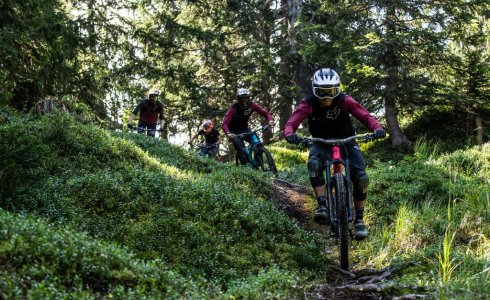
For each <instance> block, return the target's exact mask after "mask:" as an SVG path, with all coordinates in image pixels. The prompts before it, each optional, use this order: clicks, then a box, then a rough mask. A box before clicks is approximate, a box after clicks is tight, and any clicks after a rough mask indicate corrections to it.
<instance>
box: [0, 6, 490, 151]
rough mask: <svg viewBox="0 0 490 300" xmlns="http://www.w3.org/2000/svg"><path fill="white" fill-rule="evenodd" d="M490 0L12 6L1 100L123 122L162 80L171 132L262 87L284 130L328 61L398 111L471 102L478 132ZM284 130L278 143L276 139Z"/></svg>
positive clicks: (0, 44) (357, 91) (346, 83)
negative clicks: (241, 90)
mask: <svg viewBox="0 0 490 300" xmlns="http://www.w3.org/2000/svg"><path fill="white" fill-rule="evenodd" d="M488 11H489V4H488V1H481V0H471V1H462V0H451V1H449V0H448V1H444V2H434V1H429V2H428V1H396V2H386V1H374V0H369V1H361V2H359V1H318V0H308V1H298V0H284V1H278V0H275V1H264V0H242V1H218V0H217V1H184V0H179V1H166V0H149V1H143V2H141V1H135V0H130V1H123V2H118V3H116V2H114V1H110V0H100V1H94V0H83V1H72V0H50V1H44V2H42V3H40V2H39V1H36V0H26V1H22V2H18V1H17V2H16V1H3V2H2V12H1V13H0V22H1V23H2V24H3V30H2V32H1V33H0V66H1V68H0V103H1V104H9V105H11V106H13V107H16V108H17V109H18V110H24V111H25V110H30V109H31V108H32V107H33V106H34V105H35V104H36V103H37V102H38V101H39V100H44V99H46V98H47V97H52V98H54V99H56V100H59V101H63V102H65V103H71V104H73V105H74V104H75V103H84V104H86V105H87V106H88V107H90V109H91V110H92V111H93V112H94V113H95V114H96V115H98V116H99V117H100V121H101V122H102V123H104V124H106V126H108V127H111V128H120V127H121V125H123V124H124V123H125V122H126V120H127V119H126V118H127V115H128V113H129V111H130V110H132V109H133V108H134V106H135V104H136V103H138V101H139V100H140V99H141V98H142V97H143V96H144V94H145V93H146V91H147V90H148V89H149V88H151V87H158V88H159V89H161V90H162V97H161V98H162V100H163V102H164V105H165V121H166V122H165V132H166V133H167V132H168V133H169V134H170V135H171V136H174V135H176V134H178V133H181V132H182V131H185V132H186V133H187V135H190V134H191V132H195V131H196V127H197V125H198V124H199V123H200V121H201V120H202V119H208V118H213V119H214V120H215V121H216V122H217V123H219V121H220V120H221V118H222V117H223V115H224V112H225V110H226V108H227V106H228V105H229V104H230V103H231V102H232V100H233V98H234V93H235V91H236V88H238V87H243V86H246V87H249V88H250V89H251V90H252V92H253V95H254V97H255V99H256V100H257V101H258V102H259V103H260V104H262V105H263V106H264V107H266V108H267V109H268V110H270V111H271V112H272V113H273V115H274V118H275V119H276V121H278V124H279V126H278V128H282V127H283V125H284V124H285V122H286V120H287V118H288V117H289V115H290V114H291V111H292V108H293V107H294V105H295V104H297V103H298V101H299V99H301V97H302V96H303V95H305V94H307V93H309V91H310V84H311V83H310V77H311V75H312V72H313V71H314V70H315V69H317V68H319V67H333V68H335V69H336V70H337V71H338V72H339V73H340V75H341V78H342V83H343V86H342V88H343V90H345V91H346V92H347V93H349V94H352V95H353V96H354V98H355V99H357V100H358V101H360V102H361V103H362V104H364V105H366V106H367V107H368V109H369V110H370V111H373V112H378V111H381V112H383V114H384V115H385V118H384V119H385V122H384V125H385V126H387V127H388V128H389V130H390V132H391V133H392V134H391V142H392V143H393V144H401V143H408V142H409V140H408V139H407V138H406V137H405V135H404V133H403V132H402V131H401V130H400V128H401V127H403V126H402V124H399V122H400V118H402V119H403V116H404V115H405V114H406V113H412V112H414V111H418V110H420V109H422V110H425V109H434V108H437V107H439V106H441V105H446V106H450V107H452V108H454V107H456V108H458V109H460V110H463V111H468V113H469V118H471V119H472V120H471V123H470V124H471V125H470V129H469V131H468V132H467V133H468V134H476V135H478V140H477V143H478V144H481V143H482V142H483V140H484V138H483V137H482V133H481V132H480V130H481V128H482V126H481V125H480V124H481V123H482V122H483V123H484V122H485V119H486V118H487V117H488V114H489V106H488V103H489V102H488V99H489V97H490V94H489V93H490V89H489V86H490V84H489V83H490V76H489V70H490V65H489V63H488V62H489V59H488V58H489V55H490V52H489V49H488V42H489V36H490V34H489V31H490V23H489V21H488V20H489V19H488ZM269 138H270V136H267V137H266V139H267V140H269Z"/></svg>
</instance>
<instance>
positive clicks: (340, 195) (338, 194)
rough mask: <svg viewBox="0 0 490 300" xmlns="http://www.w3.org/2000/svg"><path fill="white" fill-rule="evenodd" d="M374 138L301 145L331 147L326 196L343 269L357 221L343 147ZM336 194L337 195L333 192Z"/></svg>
mask: <svg viewBox="0 0 490 300" xmlns="http://www.w3.org/2000/svg"><path fill="white" fill-rule="evenodd" d="M373 139H374V136H373V135H372V134H366V135H355V136H351V137H348V138H345V139H328V140H325V139H320V138H304V139H302V140H301V142H300V143H302V144H303V145H305V146H306V145H308V146H311V145H312V143H321V144H325V145H331V146H332V150H331V154H332V157H331V160H327V161H326V162H325V165H326V169H325V177H326V192H327V201H328V214H329V219H330V228H331V229H333V230H331V233H333V235H334V236H335V237H336V238H338V239H339V248H340V267H341V268H342V269H345V270H347V269H348V268H349V254H348V253H349V244H350V241H351V235H352V231H351V230H352V224H353V221H354V201H353V196H352V185H351V177H350V164H349V159H348V157H347V158H345V159H343V158H342V154H341V149H340V147H341V146H342V145H345V144H347V143H349V142H351V141H354V140H359V141H368V140H373ZM333 190H335V195H333V193H332V191H333Z"/></svg>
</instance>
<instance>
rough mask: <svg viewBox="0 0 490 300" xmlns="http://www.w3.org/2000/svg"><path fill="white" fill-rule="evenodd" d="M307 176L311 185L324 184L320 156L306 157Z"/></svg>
mask: <svg viewBox="0 0 490 300" xmlns="http://www.w3.org/2000/svg"><path fill="white" fill-rule="evenodd" d="M308 176H309V177H310V182H311V185H312V186H321V185H324V184H325V178H324V177H323V164H322V161H321V160H320V158H318V157H316V156H313V157H310V159H308Z"/></svg>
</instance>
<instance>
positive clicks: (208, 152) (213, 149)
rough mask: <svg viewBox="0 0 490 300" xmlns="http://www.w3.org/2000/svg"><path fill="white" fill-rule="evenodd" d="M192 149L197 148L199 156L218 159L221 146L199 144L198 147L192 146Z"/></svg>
mask: <svg viewBox="0 0 490 300" xmlns="http://www.w3.org/2000/svg"><path fill="white" fill-rule="evenodd" d="M191 147H194V148H196V150H199V152H198V153H199V156H208V157H209V158H216V156H217V154H218V150H219V148H218V147H219V144H216V143H213V144H205V143H204V144H197V145H191Z"/></svg>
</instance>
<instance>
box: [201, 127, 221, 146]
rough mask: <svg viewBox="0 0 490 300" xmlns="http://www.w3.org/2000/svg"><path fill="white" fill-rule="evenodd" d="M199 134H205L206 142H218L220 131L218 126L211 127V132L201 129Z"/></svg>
mask: <svg viewBox="0 0 490 300" xmlns="http://www.w3.org/2000/svg"><path fill="white" fill-rule="evenodd" d="M197 134H198V135H204V138H205V139H206V144H216V143H217V142H218V137H219V131H218V129H216V128H211V131H210V132H209V133H206V132H204V130H203V129H201V130H199V132H198V133H197Z"/></svg>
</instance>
